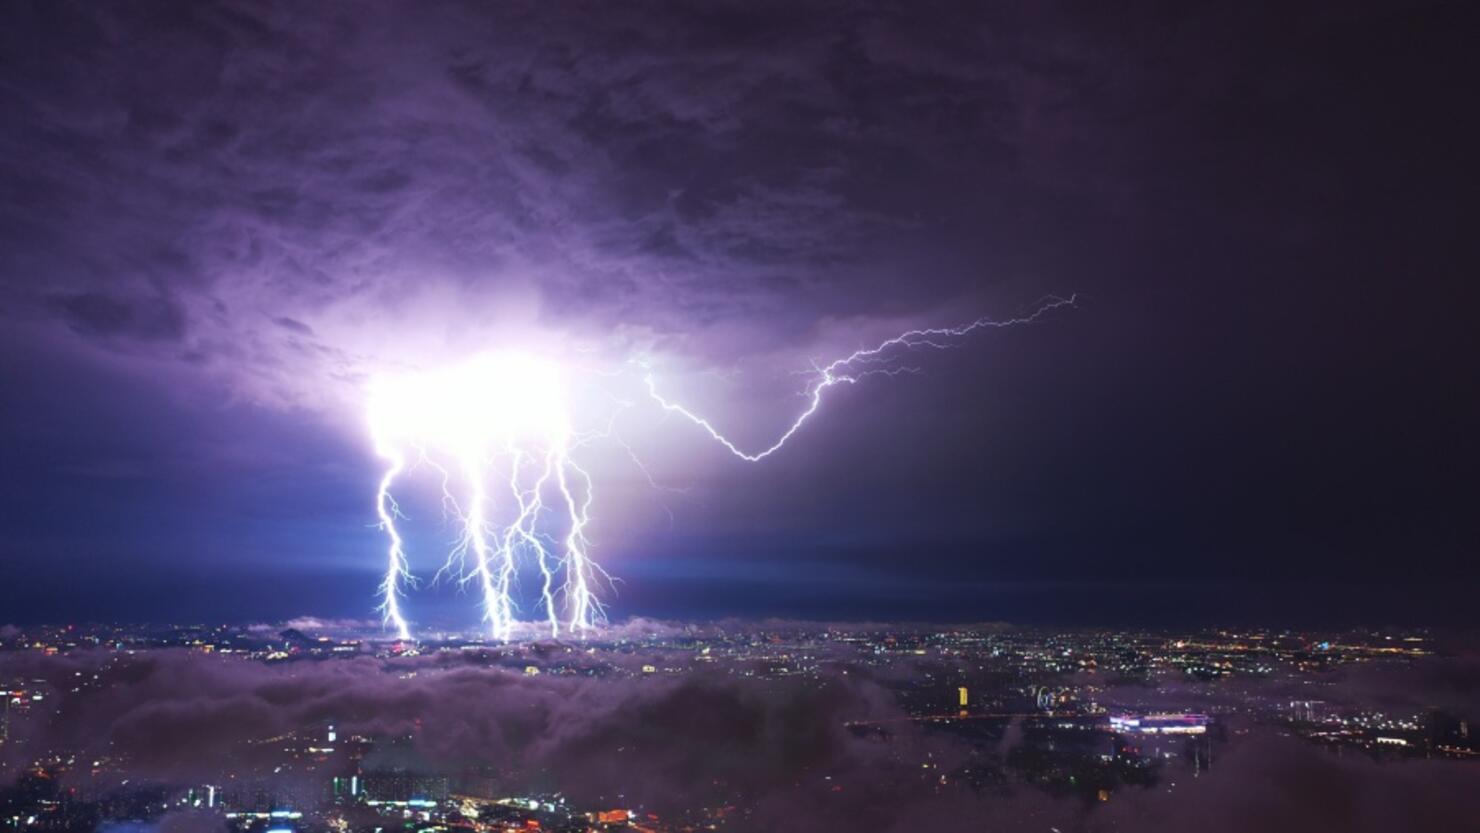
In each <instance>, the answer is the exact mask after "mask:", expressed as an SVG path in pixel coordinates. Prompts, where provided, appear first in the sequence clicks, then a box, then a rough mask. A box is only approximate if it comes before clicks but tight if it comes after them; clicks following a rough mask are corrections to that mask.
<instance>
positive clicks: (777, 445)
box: [643, 295, 1077, 463]
mask: <svg viewBox="0 0 1480 833" xmlns="http://www.w3.org/2000/svg"><path fill="white" fill-rule="evenodd" d="M1076 299H1077V296H1075V295H1070V296H1069V297H1067V298H1060V297H1058V296H1056V295H1051V296H1049V297H1047V298H1044V299H1043V300H1042V301H1040V302H1039V303H1038V305H1037V306H1036V307H1035V308H1034V309H1033V311H1032V312H1029V313H1026V314H1024V315H1021V316H1018V317H1017V318H1004V319H992V318H978V319H976V320H975V321H972V322H971V323H969V324H963V325H961V326H959V327H941V328H936V329H928V330H908V331H906V332H903V333H900V334H899V335H897V336H893V337H892V338H887V339H885V340H883V341H881V342H879V343H878V344H875V345H874V346H872V347H863V348H859V349H858V350H854V351H853V352H852V353H849V354H848V355H846V356H844V357H842V358H840V359H834V360H833V361H831V362H829V363H827V364H819V365H816V366H815V368H814V369H815V372H816V374H815V376H814V377H813V380H812V382H811V384H810V385H808V387H807V394H806V396H807V407H806V408H804V409H802V412H801V414H799V415H798V416H797V418H796V419H795V420H793V421H792V423H791V424H790V425H789V426H787V428H786V430H785V431H782V432H781V434H780V435H779V436H778V437H777V438H776V440H775V442H772V443H771V444H770V445H768V446H766V447H764V448H761V449H759V450H756V451H746V450H744V449H742V448H741V447H740V446H738V445H736V444H735V443H734V442H733V441H731V440H730V439H729V438H728V437H726V436H725V435H724V434H722V433H720V431H719V429H718V428H715V427H714V423H712V422H710V421H709V420H707V419H705V418H704V417H701V416H699V415H698V414H695V413H694V412H693V411H690V410H689V409H688V408H685V407H684V406H682V405H680V404H678V403H676V402H673V401H671V400H668V399H665V398H663V396H661V395H660V394H659V393H658V385H657V382H656V381H655V380H654V379H653V375H652V373H650V372H649V373H646V374H644V377H643V381H644V382H645V383H646V385H647V391H648V394H649V395H651V396H652V398H653V399H654V400H655V401H656V402H657V403H658V404H659V405H661V406H662V407H663V409H664V410H665V411H668V412H670V413H675V414H678V415H680V416H682V417H684V418H685V419H687V420H689V421H690V422H693V423H694V424H695V425H698V426H699V427H700V428H702V429H704V431H705V433H707V434H709V436H710V437H711V438H712V439H713V440H714V441H715V442H717V443H719V444H720V445H722V446H724V447H725V448H726V449H727V450H728V451H729V452H730V453H731V454H733V455H735V456H736V457H739V458H740V459H742V460H745V461H747V462H751V463H758V462H760V461H761V460H764V459H765V458H767V457H770V456H771V455H772V454H775V453H776V452H778V451H780V450H781V447H782V446H784V445H786V443H787V442H788V441H789V440H790V439H791V438H792V436H793V435H795V434H796V433H797V431H800V430H801V428H802V426H803V425H805V424H806V422H807V421H808V420H810V419H811V418H812V415H813V414H816V413H817V409H818V408H821V407H822V399H823V396H824V395H825V394H826V393H827V391H828V390H829V389H831V388H834V387H837V386H838V385H852V384H857V383H858V382H859V381H860V380H862V379H865V378H867V377H869V376H894V375H897V374H899V373H910V372H914V371H913V369H912V368H909V367H904V366H901V365H899V364H897V363H896V362H897V360H898V359H899V356H900V354H901V353H905V352H908V351H910V350H913V349H917V348H921V347H930V348H935V349H938V350H939V349H945V348H948V347H952V346H954V345H955V343H956V340H957V339H960V338H961V337H963V336H966V335H970V334H971V333H973V332H975V331H977V330H982V329H991V328H1000V327H1013V326H1017V325H1020V324H1031V323H1033V322H1034V321H1037V320H1038V319H1039V318H1042V317H1043V316H1044V315H1046V314H1047V313H1049V312H1050V311H1052V310H1055V309H1058V308H1059V307H1071V306H1074V302H1075V300H1076Z"/></svg>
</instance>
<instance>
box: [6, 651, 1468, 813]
mask: <svg viewBox="0 0 1480 833" xmlns="http://www.w3.org/2000/svg"><path fill="white" fill-rule="evenodd" d="M555 650H556V651H557V652H560V650H561V649H559V648H555ZM487 659H488V658H487V657H484V656H481V655H469V656H457V657H449V656H432V657H422V658H417V659H411V660H394V661H384V660H374V659H371V658H369V657H365V658H361V659H356V660H347V661H336V662H322V663H314V662H299V663H290V664H283V665H277V666H264V665H261V664H257V663H249V662H245V661H241V660H235V659H231V658H222V657H211V656H208V655H202V654H198V653H184V652H159V653H153V654H147V655H138V656H133V657H126V658H118V657H116V656H115V657H114V658H112V659H111V660H110V659H109V658H108V657H107V656H105V655H87V654H83V655H76V656H72V657H27V656H24V655H22V656H15V655H12V656H10V657H7V658H6V660H5V663H4V665H3V668H0V670H3V672H4V673H6V674H21V675H24V676H27V677H38V676H39V677H46V678H48V679H51V680H52V681H53V683H54V684H55V685H56V686H57V687H58V688H59V689H60V690H61V691H63V692H67V691H68V689H69V688H70V687H72V686H74V685H75V684H76V681H77V680H78V676H77V672H79V671H81V672H83V674H82V679H83V680H84V681H86V680H88V679H90V677H91V675H92V673H94V672H96V671H99V669H100V668H101V669H102V670H101V673H102V675H103V679H104V680H105V682H106V683H107V685H106V687H105V688H102V689H101V690H100V689H97V688H93V687H90V686H88V685H87V684H86V683H84V688H83V690H82V691H80V692H72V693H64V694H63V696H62V702H61V704H60V707H59V708H60V713H59V716H58V718H57V719H56V720H55V721H53V722H51V723H49V724H47V725H45V726H40V727H37V726H33V725H30V724H27V727H26V728H27V729H28V732H29V737H28V743H30V744H32V747H31V748H33V749H34V748H36V746H37V745H39V744H60V745H62V746H64V747H67V748H74V749H79V750H85V751H86V752H88V753H92V754H109V755H113V756H119V757H122V758H123V759H126V760H127V761H128V762H129V763H128V772H129V774H130V775H131V776H133V777H136V778H153V779H163V780H165V781H178V782H179V783H197V782H199V781H200V780H201V779H204V778H209V777H211V776H212V774H215V773H219V772H222V771H223V770H225V769H228V768H230V769H236V768H239V767H241V766H243V765H244V764H250V763H251V761H252V759H253V756H254V755H255V754H261V753H254V752H252V746H251V744H250V742H251V741H253V740H262V739H266V738H271V737H275V736H278V735H281V734H283V733H285V732H288V731H293V730H313V729H314V728H315V727H321V726H322V725H323V724H324V723H326V722H330V721H332V722H334V723H335V724H336V725H337V726H339V727H340V728H341V732H343V733H352V732H366V733H372V734H376V735H380V736H383V737H407V736H409V737H411V738H413V739H414V743H415V745H416V748H417V749H418V751H419V754H420V756H421V757H422V758H423V765H426V766H431V767H434V768H439V769H443V770H445V771H448V772H456V771H458V770H459V769H461V768H463V767H466V766H469V765H484V766H493V767H495V768H497V769H498V770H499V771H501V772H503V773H505V774H506V777H508V778H510V779H511V780H510V783H511V784H512V783H522V784H525V785H526V786H528V787H529V788H531V789H548V790H551V791H561V792H564V793H565V794H567V795H569V796H571V797H572V798H573V799H575V800H577V801H581V802H593V803H596V804H601V803H603V802H617V803H622V804H628V805H641V806H643V807H645V808H647V809H648V810H650V811H656V812H662V813H670V812H674V811H678V810H682V809H684V808H692V807H694V806H702V805H704V804H705V803H707V802H715V801H735V802H737V803H738V804H740V805H742V806H745V807H748V808H752V810H753V812H752V814H751V815H749V816H747V817H745V821H743V822H741V827H740V828H739V829H756V830H783V831H809V830H818V829H838V826H839V825H841V826H842V829H853V826H856V825H864V826H867V827H868V828H869V829H875V830H884V831H905V830H911V829H919V827H920V825H922V824H924V825H926V826H929V827H930V828H931V829H940V830H963V831H964V830H981V829H983V827H982V825H983V824H986V825H987V827H986V829H989V830H997V829H1000V830H1020V829H1033V828H1037V827H1039V826H1044V827H1047V826H1055V827H1058V828H1059V829H1061V830H1076V831H1112V830H1126V829H1135V830H1183V829H1188V828H1189V827H1191V826H1196V827H1197V828H1198V829H1206V830H1209V831H1213V832H1214V833H1222V831H1230V833H1231V832H1232V831H1243V830H1250V829H1256V828H1257V829H1261V830H1270V831H1276V832H1277V833H1283V831H1325V830H1332V831H1334V830H1343V831H1374V833H1375V832H1376V831H1387V830H1393V829H1399V828H1406V829H1440V828H1442V827H1444V826H1445V825H1446V824H1452V823H1454V822H1455V821H1456V820H1457V819H1460V818H1462V817H1464V815H1463V814H1464V813H1465V812H1467V809H1466V808H1467V807H1468V805H1467V804H1466V803H1465V801H1466V793H1465V790H1464V787H1463V785H1465V784H1467V783H1468V779H1469V778H1470V776H1471V775H1472V773H1471V772H1470V770H1469V767H1467V766H1465V765H1463V764H1456V763H1454V762H1442V761H1412V762H1401V763H1398V762H1395V763H1388V764H1378V763H1375V762H1373V761H1371V760H1368V759H1366V758H1363V757H1360V756H1351V755H1348V756H1345V757H1343V756H1337V755H1334V754H1331V753H1328V752H1325V751H1322V750H1319V749H1316V748H1314V747H1310V746H1306V745H1303V744H1301V743H1300V742H1298V741H1296V740H1294V739H1291V738H1281V737H1278V736H1276V735H1275V734H1274V733H1273V732H1271V731H1268V730H1265V729H1260V728H1255V729H1254V730H1253V731H1252V733H1250V734H1247V735H1245V734H1244V733H1242V732H1238V733H1233V734H1232V735H1231V737H1232V740H1231V742H1230V743H1229V744H1228V745H1227V746H1226V747H1225V746H1224V745H1222V744H1221V743H1220V744H1219V747H1218V750H1217V752H1216V754H1215V757H1214V759H1213V767H1212V770H1211V771H1210V772H1207V773H1204V774H1203V775H1202V776H1200V777H1198V778H1196V779H1192V778H1190V776H1188V777H1181V778H1173V779H1171V780H1169V781H1164V782H1163V783H1161V784H1160V785H1158V786H1157V787H1155V788H1145V789H1143V788H1124V789H1121V790H1118V791H1117V792H1116V793H1115V795H1114V798H1113V800H1112V801H1111V802H1110V803H1109V804H1106V805H1094V806H1085V805H1082V804H1080V803H1078V802H1077V801H1076V800H1074V799H1058V800H1055V799H1052V798H1050V797H1049V796H1048V795H1046V794H1042V793H1039V792H1038V791H1037V790H1036V789H1034V788H1030V787H1027V786H1017V787H1008V786H1003V787H1000V788H987V789H981V790H978V789H973V788H970V787H967V786H965V785H964V784H955V785H952V786H949V787H945V786H941V785H937V784H935V783H934V778H933V775H932V777H930V778H922V777H921V774H920V769H919V764H918V763H917V761H920V760H927V758H926V756H927V755H929V756H931V757H930V758H928V760H931V761H933V762H934V763H936V764H937V765H939V766H940V768H941V769H940V771H941V772H951V771H953V770H954V769H955V768H956V767H957V766H959V765H962V764H965V763H967V762H968V761H972V764H971V765H972V766H978V767H980V766H982V765H990V760H989V759H982V758H976V759H972V758H971V757H970V755H969V753H968V750H967V749H966V748H965V747H964V746H963V745H962V744H961V742H960V741H958V740H954V739H951V738H949V737H946V736H942V735H928V734H922V733H917V732H915V731H913V730H912V729H910V728H909V725H908V724H899V723H896V724H891V725H892V726H893V727H894V729H893V730H892V731H893V737H892V738H890V739H888V740H884V739H881V738H878V737H872V736H867V737H866V736H860V735H856V734H854V733H851V732H849V731H847V730H846V728H845V727H844V725H843V724H844V722H845V721H848V720H858V719H864V720H879V719H888V718H891V717H897V716H899V712H898V711H897V709H896V707H895V706H894V705H893V700H892V697H891V695H890V694H889V693H888V692H886V690H885V689H884V688H883V687H882V686H880V685H879V684H878V683H875V682H873V681H871V680H870V679H869V678H868V675H867V674H866V673H863V674H861V673H859V672H860V669H858V668H853V669H851V672H852V673H849V674H846V675H845V674H842V673H841V671H842V668H841V667H839V668H837V669H835V670H834V671H831V672H828V673H827V674H825V675H824V676H823V678H822V679H821V680H813V681H803V680H801V679H800V678H793V679H790V680H784V681H783V680H763V679H758V678H743V677H737V676H733V675H719V674H707V673H703V672H696V673H691V674H686V675H682V676H677V677H671V676H669V677H665V676H664V675H658V676H655V677H653V676H639V677H630V676H621V677H556V676H551V675H540V676H527V675H524V674H522V673H520V672H519V671H518V670H517V669H508V668H502V667H497V666H490V665H488V664H487V662H486V660H487ZM633 659H634V660H635V661H644V660H656V661H659V662H667V661H671V660H672V657H667V656H664V657H658V656H657V655H653V656H648V657H644V656H640V655H639V656H634V657H633ZM1448 667H1449V666H1448V665H1447V664H1444V663H1439V664H1436V665H1434V666H1433V670H1434V671H1436V672H1438V673H1439V674H1441V675H1443V674H1447V673H1448V672H1446V671H1445V670H1444V669H1446V668H1448ZM1408 690H1409V692H1410V693H1411V694H1414V695H1421V694H1422V686H1421V685H1419V686H1409V689H1408ZM1467 690H1468V691H1469V692H1470V693H1471V694H1473V690H1474V689H1473V686H1470V688H1468V689H1467ZM1020 741H1021V737H1020V736H1017V735H1014V734H1013V733H1012V732H1011V731H1009V732H1008V733H1007V734H1006V735H1005V736H1004V738H1003V741H1002V744H1003V746H1004V748H1003V749H998V750H996V752H997V753H1001V752H1005V751H1006V747H1008V746H1011V745H1014V744H1016V743H1018V742H1020ZM991 754H995V753H991V752H989V756H988V757H989V758H990V755H991ZM320 775H322V773H320ZM1184 775H1187V774H1186V773H1184ZM186 822H192V823H197V822H199V820H198V819H197V820H190V819H177V820H175V821H174V822H172V823H177V824H184V823H186Z"/></svg>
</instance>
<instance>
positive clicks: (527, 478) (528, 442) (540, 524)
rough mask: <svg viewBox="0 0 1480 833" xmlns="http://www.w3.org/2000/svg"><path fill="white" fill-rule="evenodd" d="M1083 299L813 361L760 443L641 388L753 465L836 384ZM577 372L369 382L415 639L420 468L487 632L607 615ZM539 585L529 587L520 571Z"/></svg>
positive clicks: (390, 604)
mask: <svg viewBox="0 0 1480 833" xmlns="http://www.w3.org/2000/svg"><path fill="white" fill-rule="evenodd" d="M1074 302H1075V298H1074V297H1073V296H1070V297H1068V298H1059V297H1049V298H1046V299H1044V300H1043V301H1042V302H1040V303H1039V304H1038V305H1037V306H1036V307H1035V308H1034V309H1032V310H1031V311H1030V312H1028V313H1026V314H1024V315H1021V316H1019V317H1016V318H1008V319H1001V320H994V319H987V318H982V319H977V320H975V321H971V322H969V323H967V324H963V325H961V326H958V327H945V328H935V329H916V330H909V331H906V332H903V333H900V334H898V335H896V336H893V337H891V338H888V339H885V340H884V341H881V342H879V343H878V344H875V345H873V346H871V347H865V348H861V349H859V350H855V351H854V352H852V353H850V354H848V355H846V356H843V357H841V358H838V359H834V360H832V361H829V362H827V363H818V364H816V365H814V370H813V376H812V378H811V379H810V381H809V383H808V386H807V389H806V393H805V396H806V400H805V401H806V403H807V404H806V407H804V408H803V410H802V411H801V412H800V413H799V414H798V415H797V416H796V418H795V419H794V420H793V421H792V422H791V423H790V424H789V425H788V426H787V427H786V429H785V430H784V431H782V432H781V433H780V434H779V435H777V437H776V439H775V440H774V441H772V442H770V443H768V444H766V445H764V446H762V447H758V448H755V449H752V450H746V449H745V448H742V447H741V446H739V445H737V444H736V443H735V442H733V441H732V440H731V439H730V438H729V437H728V436H727V435H726V434H725V433H724V432H722V431H721V430H720V428H719V427H718V424H719V423H720V422H722V420H714V419H710V418H706V417H702V416H699V415H698V414H696V413H695V412H693V411H691V410H690V409H689V408H688V407H686V406H685V405H683V404H681V403H680V402H679V401H678V399H677V398H675V397H674V395H673V393H672V392H671V391H664V390H662V385H661V383H660V381H659V380H658V379H657V378H656V377H655V376H654V375H653V373H652V372H651V371H650V370H648V369H647V368H645V367H643V368H641V370H640V372H641V373H642V384H643V389H644V392H645V393H646V394H647V395H648V396H649V397H651V399H652V400H653V402H654V403H655V404H656V405H657V406H658V407H659V409H661V411H662V412H666V413H670V414H677V415H680V416H682V417H684V418H685V419H686V420H688V421H689V422H692V423H693V424H694V425H695V426H696V427H697V428H698V429H699V430H701V431H703V432H704V433H705V434H707V435H708V436H709V437H710V438H711V439H713V440H714V441H715V442H716V443H718V444H719V445H720V446H722V447H723V448H724V449H726V450H727V451H729V452H730V453H731V454H733V455H734V456H735V457H737V458H739V459H741V460H744V461H746V462H751V463H756V462H760V461H761V460H764V459H765V458H766V457H769V456H771V455H772V454H774V453H776V452H778V451H780V450H781V449H782V448H783V447H784V446H785V445H786V444H787V443H788V442H789V441H791V440H792V438H793V437H794V436H796V434H797V433H798V432H799V431H800V430H801V429H802V427H803V426H804V425H805V424H807V423H808V422H809V421H810V420H812V419H813V418H814V417H815V415H816V414H817V413H818V411H819V410H820V409H821V408H822V404H823V401H824V400H825V399H826V397H827V393H828V391H829V390H832V389H833V388H836V387H838V386H839V385H845V384H848V385H851V384H856V383H858V382H860V381H862V380H864V379H867V378H868V377H870V376H880V375H885V376H888V375H894V374H897V373H900V372H906V371H909V370H911V368H910V367H908V366H907V365H905V364H903V363H902V362H903V360H904V358H905V357H906V356H908V355H909V353H911V352H912V351H915V350H919V349H922V348H934V349H944V348H948V347H953V346H956V345H957V344H959V343H960V340H961V339H962V338H964V337H965V336H968V335H970V334H972V333H973V332H976V331H978V330H983V329H989V328H1001V327H1010V326H1015V325H1020V324H1029V323H1032V322H1034V321H1036V320H1038V319H1039V318H1041V317H1043V316H1044V315H1046V314H1047V313H1049V312H1050V311H1052V310H1055V309H1058V308H1059V307H1064V306H1072V305H1073V304H1074ZM573 382H574V377H573V374H572V373H571V372H570V371H569V369H568V368H566V367H565V366H563V365H561V364H560V363H558V362H555V361H552V360H549V359H544V358H540V357H537V356H532V355H526V354H521V353H497V354H490V355H484V356H479V357H477V358H474V359H472V360H470V361H467V362H465V363H463V364H460V365H456V366H452V367H447V368H441V369H437V370H433V371H428V372H421V373H410V374H404V375H399V376H385V377H380V378H377V379H375V380H374V381H373V382H372V384H371V385H370V388H369V398H368V405H367V411H368V413H367V417H368V422H369V428H370V434H371V439H372V441H373V443H374V446H375V450H376V453H377V454H378V455H379V456H380V457H381V458H382V459H383V460H384V461H385V463H386V468H385V470H384V473H383V474H382V476H381V478H380V483H379V488H378V490H377V492H376V512H377V515H378V516H379V519H380V524H379V525H380V528H381V529H382V531H383V532H384V533H385V538H386V550H385V577H384V579H383V581H382V582H381V586H380V597H381V610H382V612H383V614H384V617H385V621H386V624H387V625H388V626H390V627H392V628H394V629H395V631H396V633H397V635H398V637H399V638H401V639H410V638H412V632H411V624H410V621H409V620H408V618H407V615H406V612H405V610H404V606H403V602H404V595H405V593H406V592H407V591H408V589H409V588H411V587H413V586H414V585H415V584H416V582H415V579H414V578H413V576H412V574H411V569H410V560H409V559H408V554H407V547H408V545H407V539H406V537H405V534H404V532H405V529H404V526H405V524H407V523H409V519H408V518H407V517H406V516H405V515H404V514H403V513H402V512H401V509H400V506H399V505H398V504H397V502H396V499H395V497H394V492H393V490H394V489H395V488H396V487H397V485H398V484H399V483H401V482H402V480H403V479H405V478H407V477H408V476H409V475H411V474H412V473H413V472H421V473H424V475H423V476H429V477H431V478H434V480H435V482H436V483H437V484H438V485H439V487H440V489H441V503H442V508H443V511H444V513H445V514H446V516H447V517H448V518H449V519H451V520H452V521H453V522H454V525H455V529H456V538H455V540H454V542H453V543H452V545H451V547H450V548H449V551H448V552H447V553H446V557H445V563H444V565H443V567H442V569H441V570H440V571H439V575H442V574H448V575H452V576H454V577H455V578H456V580H457V581H458V582H460V583H461V584H463V585H464V586H472V587H475V588H476V594H477V596H478V598H479V599H480V600H481V605H482V612H483V619H484V621H485V623H486V625H487V627H488V631H489V634H490V635H491V636H492V637H493V638H495V639H500V640H509V639H512V638H514V637H515V636H516V635H518V634H521V633H524V632H527V631H530V630H533V629H539V630H543V631H545V632H548V633H549V635H550V636H552V637H558V636H560V635H561V634H562V633H566V634H572V635H580V634H582V633H584V632H587V631H590V630H591V629H593V628H595V627H597V626H599V625H600V624H601V623H602V622H603V621H604V618H605V610H604V608H603V606H602V602H601V599H600V596H599V591H600V589H601V588H603V587H605V586H608V585H609V583H610V577H609V576H607V574H606V572H605V571H604V570H602V568H601V567H600V566H599V565H597V563H596V562H595V561H593V560H592V558H591V555H590V553H591V542H590V541H589V540H588V538H587V530H588V527H589V525H590V522H591V508H592V506H593V504H594V502H595V500H596V484H595V482H594V481H593V479H592V477H591V475H590V474H589V472H588V470H587V468H586V467H583V466H582V465H581V462H580V460H579V459H578V458H579V457H580V452H581V451H582V449H584V448H585V447H587V446H589V445H590V444H592V443H596V442H599V441H601V440H603V439H606V438H608V437H609V434H608V433H605V432H602V431H594V430H578V428H577V419H576V416H577V415H576V414H574V413H573V407H572V405H573V401H574V398H573V397H572V395H571V394H572V388H571V386H572V384H573ZM521 573H528V574H532V575H533V576H534V577H535V581H534V583H535V584H537V585H538V586H537V587H534V588H529V589H528V590H525V591H523V592H521V589H520V585H519V576H520V574H521Z"/></svg>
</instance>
